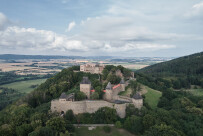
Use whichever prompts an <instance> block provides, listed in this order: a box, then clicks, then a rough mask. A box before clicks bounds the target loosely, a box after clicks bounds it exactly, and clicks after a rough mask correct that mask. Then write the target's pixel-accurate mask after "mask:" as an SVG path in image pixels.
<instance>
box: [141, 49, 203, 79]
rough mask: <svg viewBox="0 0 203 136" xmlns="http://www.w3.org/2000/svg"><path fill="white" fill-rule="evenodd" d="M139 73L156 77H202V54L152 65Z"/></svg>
mask: <svg viewBox="0 0 203 136" xmlns="http://www.w3.org/2000/svg"><path fill="white" fill-rule="evenodd" d="M139 72H141V73H145V74H151V75H158V76H174V75H175V76H178V75H180V76H181V75H188V76H189V75H203V52H200V53H196V54H192V55H189V56H184V57H180V58H176V59H173V60H170V61H166V62H162V63H158V64H154V65H151V66H149V67H145V68H143V69H141V70H139Z"/></svg>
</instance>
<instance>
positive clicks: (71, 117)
mask: <svg viewBox="0 0 203 136" xmlns="http://www.w3.org/2000/svg"><path fill="white" fill-rule="evenodd" d="M64 118H65V119H66V120H69V121H70V122H72V123H74V122H75V116H74V114H73V111H72V110H68V111H66V114H65V116H64Z"/></svg>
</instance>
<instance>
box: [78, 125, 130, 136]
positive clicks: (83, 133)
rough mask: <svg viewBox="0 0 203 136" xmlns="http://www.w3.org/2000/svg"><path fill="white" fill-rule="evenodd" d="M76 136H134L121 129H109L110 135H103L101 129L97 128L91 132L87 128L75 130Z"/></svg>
mask: <svg viewBox="0 0 203 136" xmlns="http://www.w3.org/2000/svg"><path fill="white" fill-rule="evenodd" d="M76 136H134V135H133V134H131V133H129V132H127V131H126V130H123V129H117V128H115V127H111V132H110V133H105V132H104V130H103V127H97V128H95V129H93V130H88V128H87V127H80V128H76Z"/></svg>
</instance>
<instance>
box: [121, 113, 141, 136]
mask: <svg viewBox="0 0 203 136" xmlns="http://www.w3.org/2000/svg"><path fill="white" fill-rule="evenodd" d="M124 128H125V129H127V130H128V131H130V132H131V133H133V134H139V133H141V132H142V129H143V127H142V118H141V117H138V116H135V115H132V116H131V117H128V118H127V119H126V120H125V122H124Z"/></svg>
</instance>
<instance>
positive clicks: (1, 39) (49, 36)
mask: <svg viewBox="0 0 203 136" xmlns="http://www.w3.org/2000/svg"><path fill="white" fill-rule="evenodd" d="M0 47H3V48H11V49H24V50H26V49H29V50H36V49H37V50H59V51H85V50H86V47H84V46H83V45H82V43H81V41H78V40H71V39H69V38H68V37H67V36H65V35H60V34H56V33H54V32H52V31H46V30H37V29H35V28H20V27H17V26H12V27H8V28H6V29H5V30H4V31H0Z"/></svg>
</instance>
